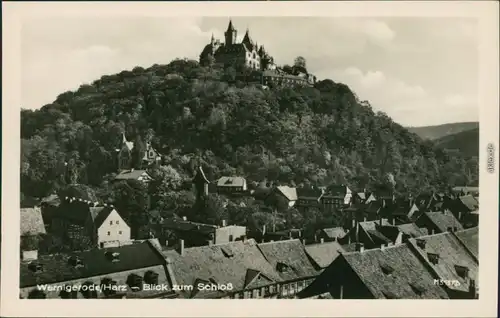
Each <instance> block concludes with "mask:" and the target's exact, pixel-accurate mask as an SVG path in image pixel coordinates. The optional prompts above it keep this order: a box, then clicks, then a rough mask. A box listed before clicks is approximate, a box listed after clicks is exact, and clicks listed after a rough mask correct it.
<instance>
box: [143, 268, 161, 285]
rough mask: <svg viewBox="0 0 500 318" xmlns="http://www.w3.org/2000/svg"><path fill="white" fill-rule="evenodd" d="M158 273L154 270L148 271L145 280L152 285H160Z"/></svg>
mask: <svg viewBox="0 0 500 318" xmlns="http://www.w3.org/2000/svg"><path fill="white" fill-rule="evenodd" d="M158 276H159V275H158V273H156V272H153V271H147V272H146V273H145V274H144V282H145V283H146V284H150V285H158Z"/></svg>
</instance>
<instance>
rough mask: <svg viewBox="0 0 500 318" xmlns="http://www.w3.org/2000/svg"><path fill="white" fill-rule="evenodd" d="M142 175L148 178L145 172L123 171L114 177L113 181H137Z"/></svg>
mask: <svg viewBox="0 0 500 318" xmlns="http://www.w3.org/2000/svg"><path fill="white" fill-rule="evenodd" d="M143 175H145V176H146V177H147V178H150V177H149V175H148V174H147V172H146V170H135V169H134V170H124V171H122V172H120V173H119V174H118V175H117V176H116V177H115V180H137V179H139V178H140V177H142V176H143Z"/></svg>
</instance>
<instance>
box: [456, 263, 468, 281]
mask: <svg viewBox="0 0 500 318" xmlns="http://www.w3.org/2000/svg"><path fill="white" fill-rule="evenodd" d="M455 271H456V272H457V275H458V276H460V277H461V278H463V279H466V278H468V277H469V268H468V267H467V266H461V265H455Z"/></svg>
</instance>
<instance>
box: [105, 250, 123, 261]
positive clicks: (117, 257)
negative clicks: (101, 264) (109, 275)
mask: <svg viewBox="0 0 500 318" xmlns="http://www.w3.org/2000/svg"><path fill="white" fill-rule="evenodd" d="M105 255H106V258H107V259H108V260H110V261H112V262H119V261H120V253H117V252H114V253H112V252H106V254H105Z"/></svg>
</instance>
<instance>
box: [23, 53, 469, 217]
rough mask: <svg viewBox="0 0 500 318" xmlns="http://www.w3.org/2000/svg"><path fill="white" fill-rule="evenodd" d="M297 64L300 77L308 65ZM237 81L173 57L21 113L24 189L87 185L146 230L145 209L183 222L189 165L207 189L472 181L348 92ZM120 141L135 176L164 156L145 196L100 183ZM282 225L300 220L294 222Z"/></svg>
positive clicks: (44, 191)
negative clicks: (222, 180) (223, 180)
mask: <svg viewBox="0 0 500 318" xmlns="http://www.w3.org/2000/svg"><path fill="white" fill-rule="evenodd" d="M295 65H296V66H301V67H304V68H305V60H304V59H303V58H302V59H299V58H298V59H297V60H296V61H295ZM236 72H237V71H236V70H235V69H234V68H227V69H225V70H224V69H221V68H219V67H218V66H217V65H209V66H207V67H201V66H200V65H199V64H198V62H196V61H192V60H186V59H184V60H181V59H178V60H175V61H172V62H171V63H170V64H168V65H156V64H155V65H153V66H152V67H150V68H147V69H144V68H141V67H136V68H134V69H133V70H132V71H122V72H120V73H118V74H113V75H105V76H102V77H101V78H100V79H98V80H96V81H94V82H93V83H91V84H88V85H82V86H81V87H80V88H79V89H78V90H76V91H74V92H65V93H62V94H61V95H59V96H57V98H56V99H55V100H54V102H53V103H51V104H49V105H45V106H43V107H42V108H41V109H40V110H36V111H33V110H22V111H21V137H22V140H21V191H22V192H23V193H24V194H25V195H28V196H34V197H43V196H46V195H48V194H50V193H52V192H54V191H59V190H61V189H65V188H66V187H67V186H68V185H70V184H87V185H88V186H90V187H92V188H93V189H95V193H96V194H97V195H98V196H99V197H100V199H103V198H106V199H109V200H112V201H116V205H120V208H121V209H122V210H123V211H122V210H121V212H123V213H124V214H125V217H126V218H129V219H134V220H136V222H138V223H141V224H143V223H145V222H146V220H145V218H146V213H145V210H147V209H148V208H156V209H160V210H164V209H168V210H176V211H180V212H181V214H186V213H188V212H186V210H185V207H186V206H189V205H192V204H193V203H194V198H193V197H192V195H191V194H189V191H190V185H189V180H190V178H192V176H193V172H194V170H195V169H196V167H197V165H202V166H203V167H204V169H205V172H206V174H207V177H208V178H209V179H211V180H213V179H216V178H218V177H220V176H221V175H243V176H245V177H246V178H247V180H248V182H249V183H251V182H261V181H264V180H266V181H267V182H273V183H275V184H290V185H297V186H301V185H311V184H314V185H329V184H331V183H346V184H349V185H350V186H351V187H352V188H354V189H362V188H368V189H369V188H373V186H375V185H377V184H379V183H390V184H391V185H393V186H394V187H395V190H396V191H397V192H406V191H412V192H420V191H425V190H430V189H432V188H435V187H441V186H449V185H463V184H471V183H474V182H477V175H478V167H477V159H474V158H468V157H465V156H464V155H462V154H461V153H451V152H446V151H445V150H443V149H440V148H437V147H435V146H434V144H433V143H432V142H424V141H423V140H421V139H420V138H419V137H418V136H417V135H415V134H413V133H410V132H409V131H408V130H406V129H405V128H404V127H402V126H401V125H399V124H397V123H395V122H394V121H393V120H392V119H391V118H390V117H388V116H387V115H386V114H384V113H381V112H374V110H373V109H372V107H371V106H370V104H369V102H366V101H360V100H359V99H358V98H357V96H356V95H355V94H354V93H353V92H352V91H351V90H350V88H349V87H348V86H346V85H344V84H341V83H335V82H333V81H332V80H329V79H326V80H322V81H319V82H317V83H316V84H315V86H314V87H282V88H275V89H263V88H261V87H260V86H259V85H257V84H251V83H242V82H241V81H238V80H236ZM394 106H395V107H396V106H397V105H394ZM122 133H125V134H126V135H127V137H128V138H129V140H131V141H134V142H135V144H136V145H137V148H136V150H135V151H134V152H133V153H132V156H133V164H134V166H135V167H140V164H141V163H140V160H139V156H140V152H139V151H138V150H141V151H142V150H143V149H144V147H145V144H146V143H147V142H150V143H151V144H152V145H153V147H154V148H155V149H157V150H158V151H159V152H160V153H161V154H162V156H163V162H162V166H163V167H161V168H160V169H158V168H156V170H155V171H150V172H151V173H152V174H154V177H155V181H154V182H153V184H152V187H151V188H149V189H147V188H141V186H140V185H136V184H130V183H127V182H120V183H113V184H112V185H110V183H109V182H108V181H109V180H110V178H112V176H113V173H116V169H117V165H116V160H115V157H116V152H117V148H118V147H120V142H121V140H122ZM147 194H149V197H148V198H146V196H147ZM173 197H175V198H176V199H175V200H170V198H173ZM177 200H178V201H177ZM173 201H175V202H173ZM118 202H120V203H118ZM177 202H180V203H177ZM200 204H201V205H202V207H204V208H205V212H204V213H205V214H204V217H206V218H209V219H211V220H213V221H214V222H219V221H220V220H221V219H222V218H227V217H228V215H220V214H218V213H217V212H216V209H217V207H218V206H219V205H221V204H222V199H220V198H218V197H217V198H212V199H210V200H208V201H206V202H202V203H200ZM196 208H197V209H201V207H199V206H198V207H196ZM229 209H233V210H238V211H239V212H238V213H239V214H238V215H236V216H232V217H233V218H235V219H237V220H239V221H240V222H243V220H244V221H245V222H253V223H255V224H256V226H261V225H262V224H266V222H271V221H273V222H274V220H270V219H269V217H265V216H262V215H261V216H255V217H254V218H253V219H250V218H248V217H246V216H245V215H246V214H252V213H253V214H255V213H254V212H255V211H253V210H252V209H253V208H252V207H251V205H250V206H249V207H239V208H238V209H236V208H234V207H227V208H226V210H229ZM280 213H281V212H280ZM284 218H285V219H288V222H294V223H298V222H302V220H301V219H300V217H299V216H297V215H296V214H292V215H288V216H284ZM307 222H309V221H307ZM273 224H276V222H274V223H273Z"/></svg>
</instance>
